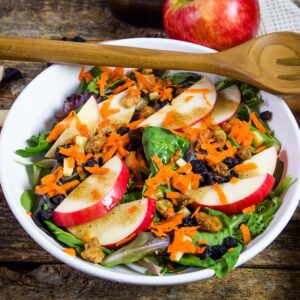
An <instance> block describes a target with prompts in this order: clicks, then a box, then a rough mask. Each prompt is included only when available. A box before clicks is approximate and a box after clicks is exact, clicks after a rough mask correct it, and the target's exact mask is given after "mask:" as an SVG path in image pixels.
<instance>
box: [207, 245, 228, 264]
mask: <svg viewBox="0 0 300 300" xmlns="http://www.w3.org/2000/svg"><path fill="white" fill-rule="evenodd" d="M211 248H212V253H211V255H210V258H212V259H214V260H216V259H219V258H221V257H222V256H223V255H224V254H225V253H226V252H227V247H226V246H224V245H217V246H212V247H211Z"/></svg>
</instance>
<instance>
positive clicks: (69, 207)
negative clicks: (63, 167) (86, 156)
mask: <svg viewBox="0 0 300 300" xmlns="http://www.w3.org/2000/svg"><path fill="white" fill-rule="evenodd" d="M103 168H108V169H109V170H108V171H107V172H106V173H103V174H99V175H96V174H92V175H90V176H89V177H87V178H86V179H85V180H84V181H82V182H81V183H80V184H79V185H78V186H77V187H76V188H75V189H74V190H73V191H72V192H71V193H70V194H69V195H68V196H67V197H66V198H65V199H64V200H63V201H62V202H61V204H60V205H59V206H57V207H56V209H55V210H54V214H53V221H54V223H55V224H57V225H59V226H63V227H67V226H76V225H81V224H84V223H87V222H90V221H93V220H95V219H97V218H99V217H101V216H103V215H105V214H107V213H108V212H109V211H110V210H111V209H112V208H113V207H114V206H115V205H116V204H117V203H118V202H119V201H120V200H121V198H122V196H123V195H124V193H125V192H126V188H127V182H128V179H129V170H128V168H127V166H126V164H125V163H124V161H123V160H122V159H120V158H119V157H118V156H114V157H113V158H112V159H110V160H109V161H108V162H107V163H105V164H104V165H103ZM93 191H97V193H98V199H95V198H94V194H95V192H93Z"/></svg>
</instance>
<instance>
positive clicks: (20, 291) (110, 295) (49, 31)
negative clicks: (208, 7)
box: [0, 0, 300, 300]
mask: <svg viewBox="0 0 300 300" xmlns="http://www.w3.org/2000/svg"><path fill="white" fill-rule="evenodd" d="M0 34H1V35H22V36H32V37H43V38H53V39H60V38H62V37H63V36H67V37H72V36H75V35H80V36H82V37H84V38H86V39H88V40H91V41H92V40H111V39H118V38H129V37H140V36H143V37H164V36H165V35H164V32H163V30H161V29H157V30H156V29H151V28H135V27H133V26H130V25H126V24H124V23H122V22H120V21H117V20H116V19H114V18H113V17H112V16H111V14H110V12H109V10H108V8H107V3H106V1H103V0H102V1H101V0H99V1H95V0H94V1H92V0H85V1H80V0H78V1H75V0H73V1H68V0H59V1H50V0H43V1H41V0H40V1H35V0H31V1H27V0H15V1H14V0H1V1H0ZM0 64H1V62H0ZM4 64H5V65H6V66H8V65H10V66H16V67H17V68H19V69H20V70H22V72H23V74H24V78H23V79H21V80H18V81H15V82H11V83H8V84H2V85H1V86H0V109H9V108H10V107H11V105H12V104H13V101H14V100H15V99H16V97H17V96H18V94H19V93H20V92H21V91H22V90H23V88H24V87H25V86H26V85H27V84H28V83H29V82H30V81H31V80H32V79H33V78H34V77H35V76H36V75H38V74H39V73H40V72H41V71H43V70H44V69H45V68H46V65H45V64H40V63H13V62H9V63H8V62H4ZM298 100H299V101H300V99H298ZM289 105H290V106H291V107H292V109H293V111H294V112H295V114H296V117H297V119H298V121H299V122H300V105H299V104H298V102H296V100H295V99H294V100H289ZM20 134H21V132H20ZM0 200H1V201H0V299H19V298H21V297H26V298H27V299H40V298H41V297H43V299H54V298H56V299H64V300H65V299H99V298H102V299H123V300H125V299H183V300H184V299H246V298H251V299H252V298H253V299H254V298H255V299H296V298H299V297H300V292H299V287H300V237H299V232H300V209H298V211H297V212H296V213H295V214H294V216H293V218H292V220H291V221H290V222H289V224H288V226H287V227H286V228H285V230H284V231H283V232H282V233H281V234H280V236H279V237H278V238H277V239H276V240H275V241H274V242H273V243H272V245H271V246H269V247H268V248H267V249H265V250H264V251H263V252H262V253H260V254H259V255H258V256H256V257H255V258H253V259H252V260H250V261H249V262H247V263H246V264H244V265H243V266H242V267H240V268H238V269H236V270H234V271H233V272H231V273H230V274H229V275H228V276H227V277H226V278H225V279H224V280H222V281H220V280H218V279H216V278H212V279H210V280H207V281H202V282H197V283H192V284H186V285H182V286H175V287H138V286H129V285H125V284H119V283H114V282H109V281H105V280H100V279H96V278H93V277H91V276H88V275H85V274H83V273H80V272H78V271H76V270H74V269H72V268H70V267H68V266H66V265H64V264H62V263H61V262H59V261H58V260H56V259H55V258H53V257H52V256H51V255H49V254H48V253H47V252H45V251H44V250H43V249H41V247H39V246H38V245H37V244H36V243H35V242H34V241H33V240H32V239H31V238H30V237H29V236H28V235H27V234H26V233H25V231H24V230H23V229H22V228H21V226H20V225H19V224H18V222H17V221H16V220H15V218H14V216H13V215H12V213H11V211H10V210H9V208H8V206H7V204H6V201H5V198H4V195H3V193H2V191H1V189H0Z"/></svg>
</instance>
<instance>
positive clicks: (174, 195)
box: [166, 192, 182, 199]
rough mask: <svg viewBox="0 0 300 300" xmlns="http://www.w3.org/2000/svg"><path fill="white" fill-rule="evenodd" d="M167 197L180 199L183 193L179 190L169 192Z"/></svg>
mask: <svg viewBox="0 0 300 300" xmlns="http://www.w3.org/2000/svg"><path fill="white" fill-rule="evenodd" d="M166 197H167V198H170V199H179V198H181V197H182V194H180V193H178V192H167V193H166Z"/></svg>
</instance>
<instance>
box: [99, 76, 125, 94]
mask: <svg viewBox="0 0 300 300" xmlns="http://www.w3.org/2000/svg"><path fill="white" fill-rule="evenodd" d="M123 83H124V80H122V79H120V80H116V81H114V82H112V83H110V84H109V85H108V86H107V87H106V88H105V91H104V93H105V95H109V94H111V93H112V92H113V90H114V89H115V88H117V87H118V86H120V85H122V84H123Z"/></svg>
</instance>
